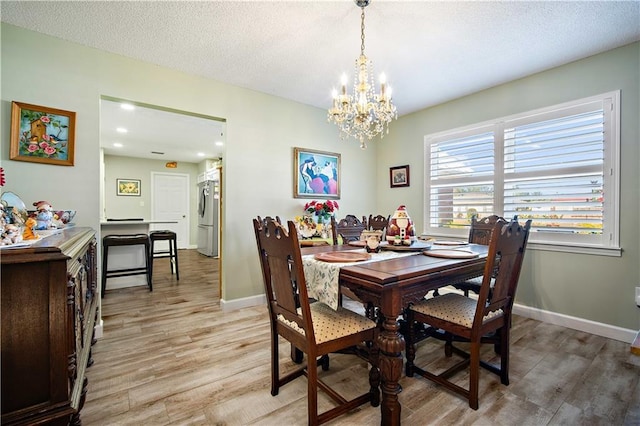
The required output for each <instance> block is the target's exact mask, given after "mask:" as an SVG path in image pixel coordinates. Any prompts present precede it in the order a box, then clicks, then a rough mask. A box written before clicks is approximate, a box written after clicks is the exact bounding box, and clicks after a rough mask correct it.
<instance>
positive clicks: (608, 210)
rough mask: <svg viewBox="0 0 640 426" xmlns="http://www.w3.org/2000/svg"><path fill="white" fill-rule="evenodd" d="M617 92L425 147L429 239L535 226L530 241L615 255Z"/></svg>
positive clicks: (431, 139) (430, 141) (450, 135)
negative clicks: (478, 226) (475, 221)
mask: <svg viewBox="0 0 640 426" xmlns="http://www.w3.org/2000/svg"><path fill="white" fill-rule="evenodd" d="M618 109H619V92H612V93H607V94H605V95H600V96H596V97H592V98H588V99H582V100H579V101H575V102H571V103H567V104H563V105H558V106H554V107H550V108H545V109H543V110H537V111H532V112H529V113H525V114H519V115H517V116H511V117H506V118H501V119H498V120H496V121H495V122H492V123H484V124H482V125H478V126H473V127H469V128H465V129H458V130H453V131H450V132H446V133H441V134H438V135H431V136H428V137H426V138H425V140H426V142H425V164H426V167H425V200H426V202H425V224H426V229H425V232H426V233H428V234H432V235H449V236H458V237H462V236H466V235H467V234H468V231H469V225H470V221H471V217H472V216H473V215H478V216H479V217H485V216H489V215H492V214H497V215H499V216H503V217H505V218H511V217H513V216H515V215H517V216H518V218H519V219H521V221H525V220H527V219H532V228H531V229H532V233H531V235H530V239H529V241H530V242H531V243H536V242H537V243H540V244H548V245H565V246H574V247H576V246H578V247H592V248H614V249H615V248H618V245H619V232H618V198H619V171H618V169H619V167H618V164H619V158H618V157H619V154H618V153H619V118H618Z"/></svg>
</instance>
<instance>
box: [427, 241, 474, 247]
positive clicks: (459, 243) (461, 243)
mask: <svg viewBox="0 0 640 426" xmlns="http://www.w3.org/2000/svg"><path fill="white" fill-rule="evenodd" d="M431 243H432V244H435V245H439V246H466V245H468V244H469V243H468V242H466V241H445V240H435V241H432V242H431Z"/></svg>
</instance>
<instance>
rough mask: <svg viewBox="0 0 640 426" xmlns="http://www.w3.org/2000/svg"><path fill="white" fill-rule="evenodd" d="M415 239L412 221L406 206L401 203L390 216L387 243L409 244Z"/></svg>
mask: <svg viewBox="0 0 640 426" xmlns="http://www.w3.org/2000/svg"><path fill="white" fill-rule="evenodd" d="M415 239H416V234H415V229H414V228H413V221H412V220H411V218H410V217H409V214H408V213H407V208H406V207H405V206H404V205H402V206H400V207H398V209H397V210H396V211H395V212H394V213H393V216H391V220H390V221H389V229H388V230H387V241H388V242H389V244H394V245H406V246H410V245H411V244H412V243H413V242H414V241H415Z"/></svg>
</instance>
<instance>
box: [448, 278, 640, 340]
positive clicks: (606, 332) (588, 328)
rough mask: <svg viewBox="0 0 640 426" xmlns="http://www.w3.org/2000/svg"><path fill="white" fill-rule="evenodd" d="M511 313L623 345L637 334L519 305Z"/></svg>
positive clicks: (449, 288) (454, 290) (454, 291)
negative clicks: (619, 342) (617, 341)
mask: <svg viewBox="0 0 640 426" xmlns="http://www.w3.org/2000/svg"><path fill="white" fill-rule="evenodd" d="M439 291H440V294H445V293H458V294H462V292H461V291H459V290H457V289H454V288H451V287H443V288H441V289H440V290H439ZM471 297H475V295H474V294H473V293H471ZM513 313H514V314H516V315H521V316H523V317H527V318H531V319H534V320H538V321H542V322H547V323H549V324H553V325H559V326H561V327H567V328H571V329H573V330H578V331H584V332H585V333H591V334H595V335H596V336H602V337H606V338H608V339H614V340H619V341H621V342H625V343H631V342H633V339H634V338H635V336H636V333H637V332H638V331H637V330H630V329H626V328H622V327H617V326H615V325H609V324H604V323H601V322H595V321H591V320H588V319H584V318H578V317H572V316H569V315H565V314H559V313H557V312H551V311H545V310H543V309H539V308H532V307H530V306H525V305H520V304H518V303H514V304H513Z"/></svg>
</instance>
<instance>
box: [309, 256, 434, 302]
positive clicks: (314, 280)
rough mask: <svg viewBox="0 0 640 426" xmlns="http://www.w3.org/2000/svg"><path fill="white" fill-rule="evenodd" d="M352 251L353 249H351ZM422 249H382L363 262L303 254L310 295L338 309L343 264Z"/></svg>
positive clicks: (378, 258) (358, 263) (357, 263)
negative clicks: (329, 259)
mask: <svg viewBox="0 0 640 426" xmlns="http://www.w3.org/2000/svg"><path fill="white" fill-rule="evenodd" d="M350 251H351V250H350ZM352 251H354V252H360V253H366V251H365V249H359V250H352ZM421 253H422V252H420V251H417V252H416V251H412V252H397V251H385V250H383V251H381V252H379V253H371V259H369V260H363V261H361V262H346V263H343V262H323V261H321V260H316V259H315V257H314V256H315V255H313V254H308V255H305V256H302V265H303V267H304V279H305V281H306V282H307V292H308V293H309V297H313V298H314V299H316V300H318V301H320V302H322V303H324V304H326V305H329V306H331V307H332V308H333V309H338V302H339V300H340V281H339V278H340V268H341V267H343V266H350V265H360V264H363V263H370V262H380V261H382V260H387V259H396V258H398V257H405V256H413V255H416V254H421Z"/></svg>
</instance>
